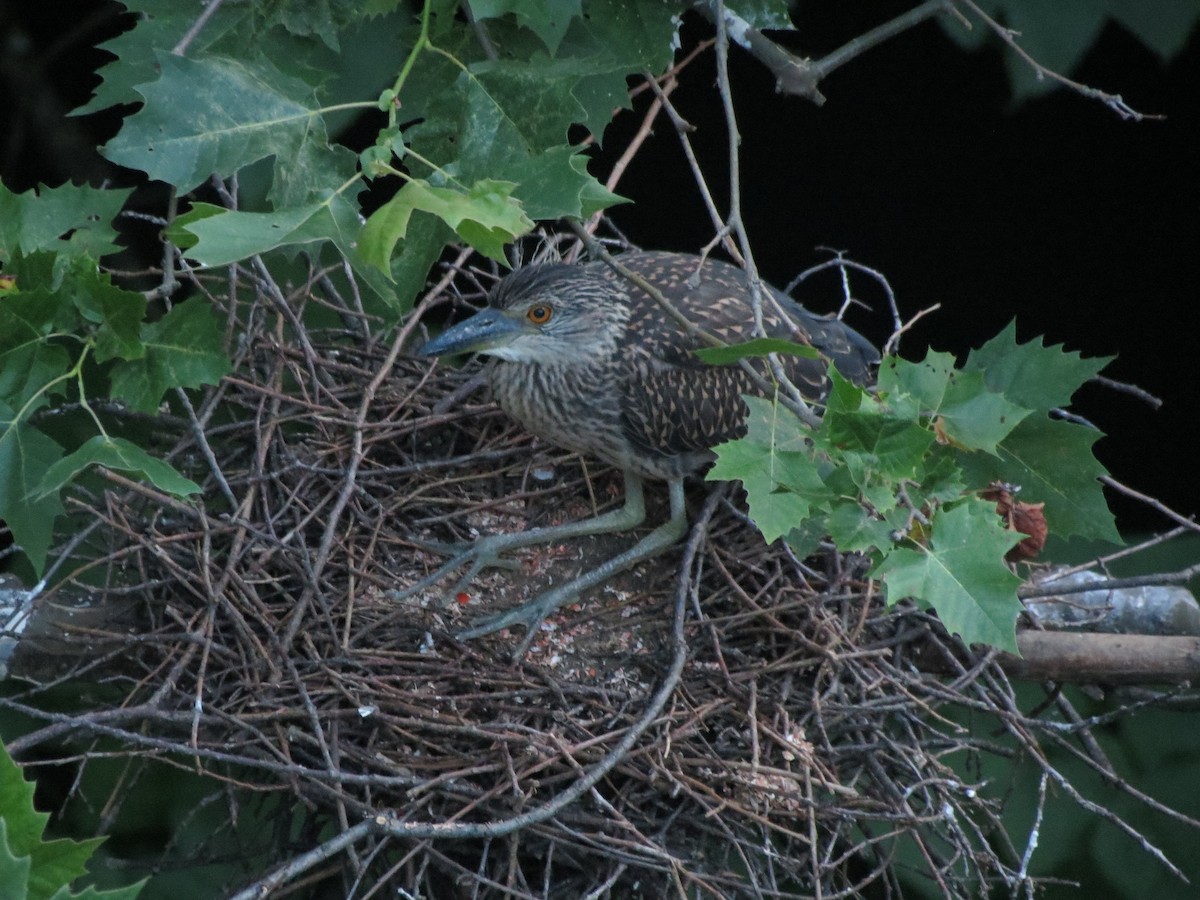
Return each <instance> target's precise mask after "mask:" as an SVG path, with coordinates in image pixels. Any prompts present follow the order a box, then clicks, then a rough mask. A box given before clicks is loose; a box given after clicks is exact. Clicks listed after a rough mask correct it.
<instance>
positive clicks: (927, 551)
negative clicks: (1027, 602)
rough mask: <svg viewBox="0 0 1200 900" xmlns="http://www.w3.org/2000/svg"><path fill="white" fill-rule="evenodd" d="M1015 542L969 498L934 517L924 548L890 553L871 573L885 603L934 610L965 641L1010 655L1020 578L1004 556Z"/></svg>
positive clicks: (986, 507) (988, 509)
mask: <svg viewBox="0 0 1200 900" xmlns="http://www.w3.org/2000/svg"><path fill="white" fill-rule="evenodd" d="M1020 539H1021V536H1020V535H1019V534H1016V533H1014V532H1011V531H1008V530H1006V529H1005V528H1004V526H1003V524H1002V523H1001V521H1000V517H999V516H997V515H996V510H995V508H994V507H993V506H992V505H991V504H988V503H984V502H982V501H977V500H972V501H969V502H966V503H962V504H959V505H957V506H955V507H953V508H952V509H947V510H942V511H939V512H938V513H937V514H936V515H935V516H934V518H933V522H932V532H931V535H930V540H929V546H928V547H919V548H918V549H915V550H912V549H907V548H900V549H895V550H892V551H891V552H890V553H888V554H887V555H886V556H885V557H884V559H883V560H882V561H881V562H880V563H879V564H878V565H877V566H876V567H875V569H874V570H873V571H872V573H871V574H872V576H873V577H876V578H881V579H882V580H883V583H884V585H885V587H886V589H887V600H888V603H896V602H897V601H899V600H902V599H903V598H905V597H911V598H913V599H914V600H916V601H917V602H918V603H920V604H922V605H923V606H927V607H932V608H934V609H936V610H937V614H938V618H940V619H941V620H942V623H943V624H944V625H945V626H946V630H947V631H950V632H951V633H954V634H958V635H959V636H960V637H961V638H962V639H963V641H964V642H965V643H967V644H977V643H978V644H988V645H990V646H993V647H999V648H1000V649H1001V650H1007V651H1009V652H1010V653H1016V652H1017V633H1016V623H1017V615H1018V614H1019V613H1020V611H1021V608H1022V607H1021V601H1020V600H1018V599H1017V593H1016V591H1017V585H1019V584H1020V583H1021V579H1020V578H1018V577H1017V576H1016V575H1014V574H1013V573H1012V572H1011V571H1009V569H1008V567H1007V566H1006V565H1005V564H1004V554H1005V553H1006V552H1007V551H1008V550H1009V549H1010V548H1011V547H1012V546H1013V545H1014V544H1016V543H1017V542H1018V541H1019V540H1020Z"/></svg>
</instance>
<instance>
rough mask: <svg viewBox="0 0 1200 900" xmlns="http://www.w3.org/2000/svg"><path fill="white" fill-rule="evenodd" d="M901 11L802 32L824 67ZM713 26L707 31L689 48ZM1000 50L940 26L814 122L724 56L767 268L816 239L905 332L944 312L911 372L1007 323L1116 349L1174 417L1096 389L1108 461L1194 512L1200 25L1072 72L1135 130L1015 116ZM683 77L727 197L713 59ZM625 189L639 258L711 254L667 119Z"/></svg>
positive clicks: (773, 270)
mask: <svg viewBox="0 0 1200 900" xmlns="http://www.w3.org/2000/svg"><path fill="white" fill-rule="evenodd" d="M910 5H911V4H904V3H888V4H883V3H871V4H866V5H865V6H864V5H862V4H849V3H821V4H808V5H807V7H806V8H807V9H808V14H807V15H804V16H802V17H801V18H800V20H799V21H800V29H801V31H800V34H799V35H796V36H789V40H790V43H791V45H792V46H793V48H794V49H795V50H796V52H798V53H801V54H802V55H808V56H812V57H819V56H821V55H823V54H824V53H827V52H829V51H830V50H832V49H834V48H836V47H838V46H840V45H841V44H842V43H844V42H845V41H847V40H849V39H850V38H852V37H854V36H855V35H857V34H859V33H861V32H863V31H864V30H866V29H867V28H869V27H871V26H872V25H874V24H878V23H879V22H881V21H884V20H886V19H887V18H889V17H890V16H892V15H895V14H897V13H899V12H902V11H903V10H904V9H905V8H907V7H908V6H910ZM864 9H866V11H867V12H868V13H869V18H868V17H867V16H866V15H865V14H864ZM708 31H709V28H708V26H707V24H706V23H702V22H697V23H692V27H691V28H690V29H689V30H688V31H687V32H685V34H686V35H688V36H689V37H691V38H693V39H699V38H702V37H705V36H707V33H708ZM1004 53H1005V50H1004V49H1003V48H1002V47H1001V46H1000V45H999V42H998V41H996V42H990V43H989V44H988V45H987V47H986V48H985V49H984V50H982V51H980V52H976V53H966V52H964V51H962V50H961V49H959V48H958V47H957V46H956V45H955V44H954V43H953V42H952V41H951V40H950V39H949V38H948V37H947V36H946V35H945V32H944V31H943V29H942V28H941V27H940V26H939V25H937V24H936V23H933V22H927V23H925V24H923V25H921V26H919V27H918V28H916V29H914V30H912V31H909V32H907V33H905V34H903V35H901V36H900V37H898V38H896V39H894V40H892V41H891V42H889V43H886V44H883V45H882V46H880V47H878V48H876V49H874V50H872V51H870V52H869V53H868V54H866V55H865V56H862V57H859V58H858V59H856V60H854V61H853V62H851V63H850V64H849V65H847V66H845V67H844V68H842V69H839V70H837V71H836V72H835V73H834V74H833V75H832V76H831V77H830V78H828V79H827V80H826V81H825V82H823V83H822V85H821V89H822V92H823V93H824V94H825V95H826V97H827V98H828V99H827V102H826V104H825V105H824V106H823V107H821V108H817V107H815V106H814V105H813V104H811V103H809V102H808V101H807V100H802V99H798V98H794V97H783V96H780V95H778V94H776V93H775V91H774V83H773V79H772V77H771V76H770V74H769V73H768V72H767V71H766V70H765V69H764V68H763V67H762V66H761V65H759V64H758V63H757V62H756V61H755V60H753V59H752V58H750V57H749V56H748V55H747V54H745V53H742V52H740V51H737V50H735V51H734V52H733V53H731V58H730V67H731V76H732V78H733V80H734V90H735V92H736V93H735V97H734V99H735V102H736V105H737V115H738V125H739V130H740V132H741V135H742V154H741V157H742V158H741V162H742V165H741V178H742V194H743V213H744V218H745V221H746V226H747V229H748V231H749V234H750V240H751V245H752V247H753V248H754V253H755V260H756V262H757V264H758V267H759V271H760V273H761V274H762V275H763V276H764V277H765V278H767V279H768V280H770V281H773V282H774V283H776V284H786V283H787V282H788V281H789V280H790V279H791V278H792V277H793V276H794V275H795V274H796V273H798V272H799V271H801V270H803V269H805V268H807V267H808V266H810V265H813V264H814V263H816V262H818V261H820V260H822V259H824V258H827V257H826V256H825V255H823V254H821V253H819V252H817V250H816V248H817V247H818V246H828V247H834V248H836V249H839V250H846V251H848V252H849V253H850V255H851V256H852V258H854V259H855V260H857V261H858V262H861V263H863V264H866V265H868V266H870V267H872V268H874V269H877V270H879V271H881V272H883V273H884V274H885V275H886V276H887V277H888V279H889V281H890V283H891V285H892V287H893V289H894V290H895V292H896V295H897V298H898V301H899V303H900V307H901V312H902V314H904V315H905V316H911V315H912V314H914V313H915V312H917V311H918V310H920V309H923V308H925V307H927V306H930V305H932V304H934V303H940V304H941V309H940V310H939V311H938V312H937V313H935V314H933V315H931V316H929V317H927V318H925V319H924V320H922V322H921V323H919V324H918V326H917V327H916V328H915V329H914V330H913V331H912V332H911V333H910V334H909V335H907V336H906V337H905V340H904V343H903V344H902V350H903V353H904V355H906V356H908V357H910V358H920V357H922V356H923V355H924V352H925V348H926V347H933V348H934V349H938V350H944V351H950V352H953V353H956V354H959V355H960V356H961V355H963V354H965V353H966V351H968V350H969V349H970V348H971V347H975V346H979V345H980V344H982V343H983V342H984V341H986V340H987V339H988V338H990V337H992V336H993V335H995V334H996V333H997V332H998V331H1000V330H1001V329H1002V328H1003V327H1004V326H1005V325H1006V324H1007V323H1008V322H1009V321H1010V320H1011V319H1013V317H1014V316H1015V317H1016V320H1017V332H1018V338H1019V339H1020V340H1027V339H1029V338H1033V337H1036V336H1038V335H1045V336H1046V338H1047V342H1048V343H1062V344H1065V345H1066V347H1067V349H1072V350H1078V351H1081V352H1082V353H1083V354H1084V355H1086V356H1108V355H1114V354H1115V355H1117V357H1118V358H1117V359H1116V361H1115V362H1114V363H1112V364H1111V365H1110V366H1109V368H1108V369H1107V370H1106V372H1105V374H1106V375H1108V376H1109V377H1112V378H1115V379H1118V380H1121V381H1126V382H1132V383H1135V384H1137V385H1139V386H1140V387H1142V388H1144V389H1146V390H1148V391H1150V392H1152V393H1154V394H1156V395H1158V396H1159V397H1161V398H1162V399H1163V400H1164V405H1163V407H1162V408H1161V409H1160V410H1158V411H1154V410H1153V409H1151V408H1149V407H1148V406H1146V405H1145V404H1144V403H1142V402H1140V401H1136V400H1133V399H1132V398H1130V397H1128V396H1125V395H1122V394H1118V393H1114V392H1113V391H1111V390H1109V389H1101V388H1098V387H1094V386H1090V385H1089V386H1087V387H1085V388H1084V389H1083V390H1082V391H1081V392H1080V394H1079V396H1078V398H1077V399H1078V404H1077V405H1078V408H1079V409H1080V410H1081V411H1082V412H1083V413H1084V414H1085V415H1086V416H1087V417H1088V418H1090V419H1091V420H1092V421H1094V422H1095V423H1096V424H1097V425H1098V426H1099V427H1100V428H1101V429H1102V430H1103V431H1104V432H1105V433H1106V434H1107V435H1108V437H1106V438H1105V439H1104V440H1102V441H1100V442H1099V444H1097V448H1096V450H1097V455H1098V456H1099V457H1100V458H1101V460H1102V461H1103V462H1104V464H1105V465H1106V466H1107V467H1108V468H1109V470H1110V471H1111V472H1112V474H1113V475H1114V476H1115V477H1117V479H1118V480H1120V481H1123V482H1125V483H1126V484H1129V485H1131V486H1134V487H1137V488H1138V489H1140V490H1142V491H1144V492H1147V493H1150V494H1152V495H1154V496H1156V497H1158V498H1160V499H1162V500H1163V501H1164V502H1167V503H1168V504H1170V505H1172V506H1173V507H1174V508H1175V509H1176V510H1178V511H1179V512H1181V513H1183V514H1185V515H1191V514H1193V513H1196V512H1198V511H1200V488H1198V484H1200V480H1198V479H1197V477H1196V474H1195V472H1194V461H1195V457H1196V451H1195V439H1194V435H1195V426H1194V424H1193V420H1194V416H1195V410H1196V409H1197V407H1198V405H1200V378H1197V374H1196V360H1197V353H1196V340H1197V336H1198V334H1200V312H1198V311H1197V306H1198V301H1200V291H1198V290H1197V287H1196V278H1197V274H1198V273H1197V269H1198V267H1200V165H1198V163H1200V40H1198V39H1197V34H1196V33H1193V34H1192V36H1191V40H1190V41H1189V43H1188V46H1187V47H1186V49H1185V50H1184V51H1183V53H1182V54H1181V55H1179V56H1178V57H1177V58H1176V59H1174V60H1172V61H1170V62H1168V63H1166V64H1164V63H1163V62H1162V61H1161V60H1160V59H1159V58H1157V57H1156V56H1155V55H1154V54H1153V53H1152V52H1151V51H1149V50H1147V49H1146V48H1145V47H1144V46H1143V45H1141V44H1140V43H1138V42H1137V41H1136V40H1135V39H1134V38H1133V37H1131V36H1130V35H1129V34H1128V33H1127V32H1125V31H1124V30H1123V29H1121V28H1120V27H1118V26H1116V25H1111V24H1110V25H1109V26H1107V27H1106V28H1105V30H1104V32H1103V34H1102V36H1101V37H1100V39H1099V40H1098V41H1097V42H1096V43H1095V45H1094V46H1093V47H1092V48H1091V50H1090V52H1089V53H1088V54H1087V57H1086V60H1085V62H1084V64H1083V66H1082V68H1081V69H1079V70H1078V71H1077V72H1075V73H1073V74H1072V77H1073V78H1074V79H1075V80H1078V81H1082V82H1084V83H1086V84H1089V85H1092V86H1094V87H1097V88H1099V89H1101V90H1105V91H1107V92H1109V93H1119V94H1121V95H1122V96H1123V97H1124V98H1125V99H1126V101H1128V102H1129V103H1130V104H1131V105H1132V106H1133V107H1134V108H1135V109H1137V110H1138V111H1140V112H1144V113H1153V114H1162V115H1165V116H1166V119H1165V120H1163V121H1146V122H1142V123H1135V122H1126V121H1122V120H1121V119H1119V118H1118V117H1117V115H1116V114H1115V113H1113V112H1112V111H1110V110H1109V109H1107V108H1106V107H1105V106H1103V105H1102V104H1100V103H1099V102H1096V101H1094V100H1087V99H1084V98H1082V97H1080V96H1079V95H1078V94H1074V93H1070V92H1067V91H1065V90H1057V91H1054V92H1053V93H1051V94H1049V95H1047V96H1044V97H1041V98H1038V99H1034V100H1030V101H1028V102H1025V103H1022V104H1019V105H1014V103H1013V100H1012V90H1011V88H1010V84H1009V81H1008V78H1007V76H1006V74H1005V71H1004V62H1003V55H1004ZM682 80H683V85H682V87H681V88H680V90H679V91H677V93H676V94H675V95H673V97H672V100H673V102H674V103H675V104H676V106H677V107H678V108H679V110H680V112H681V113H682V114H683V115H684V117H685V118H687V119H688V121H689V122H691V123H692V124H693V125H695V126H697V129H698V130H697V131H696V132H695V133H694V134H692V135H691V138H692V142H693V146H694V147H695V148H696V151H697V154H698V156H700V158H701V163H702V165H704V166H705V170H706V174H708V175H709V176H710V185H711V187H712V189H713V192H714V195H715V196H716V197H717V198H718V200H719V201H724V200H725V198H726V197H727V187H726V182H725V181H724V179H723V173H724V172H725V170H726V162H725V160H726V156H725V153H726V150H725V140H726V138H725V132H724V128H723V124H722V120H721V118H720V108H719V102H718V99H717V96H716V92H715V91H714V90H713V84H714V82H715V67H714V63H713V62H712V59H711V56H709V57H707V58H706V59H705V60H704V61H700V62H698V63H697V64H696V65H695V66H693V67H691V68H689V69H688V70H687V71H686V72H685V73H684V75H683V77H682ZM637 124H638V123H637V121H635V120H634V117H632V116H630V117H627V118H626V119H625V120H623V121H621V122H619V123H618V124H617V125H615V126H614V127H613V128H612V129H610V131H609V133H608V135H607V136H606V142H607V144H608V145H609V146H611V147H613V148H614V150H613V151H612V152H613V153H616V152H619V149H620V148H621V147H623V145H624V142H625V138H626V135H628V134H630V133H632V132H633V131H634V130H635V129H636V126H637ZM619 191H620V192H621V193H622V194H624V195H625V196H627V197H630V198H631V199H633V200H635V201H637V205H636V206H635V207H618V208H617V209H616V210H615V211H614V212H613V216H614V218H615V219H616V221H617V222H618V223H619V224H620V225H621V227H622V228H623V229H624V230H625V231H626V233H627V234H628V235H629V236H630V237H631V238H632V239H633V240H634V241H635V242H636V243H639V244H645V245H648V246H657V247H665V248H669V249H681V250H695V249H696V248H698V247H700V246H702V245H704V244H705V243H706V242H707V241H708V240H709V239H710V237H711V227H710V225H709V219H708V216H707V215H706V214H705V212H704V210H703V208H702V206H701V205H700V202H699V200H698V198H697V196H696V191H695V189H694V187H693V183H692V181H691V179H690V176H689V174H688V171H687V168H686V165H685V162H684V158H683V155H682V152H681V151H680V149H679V141H678V140H677V138H676V136H675V133H674V130H673V129H672V128H671V126H670V124H669V123H668V122H666V121H664V122H662V123H661V124H660V125H659V126H658V127H657V128H656V135H655V137H654V139H652V140H651V141H650V142H649V143H648V145H647V146H646V148H645V149H644V150H642V152H641V153H640V154H639V156H638V157H637V159H636V161H635V162H634V164H633V166H632V167H631V168H630V170H629V172H628V174H627V175H626V177H625V179H624V180H623V181H622V182H621V185H620V187H619ZM856 286H857V288H858V289H859V290H858V291H857V293H858V296H860V297H861V298H863V299H864V300H869V301H871V302H872V303H873V304H874V305H875V308H876V312H875V314H873V315H872V314H871V313H868V312H865V311H862V310H860V311H858V312H856V313H853V314H852V315H851V321H852V322H853V323H854V324H855V325H856V327H858V328H859V329H860V330H862V331H864V332H865V333H867V334H868V335H869V336H871V337H872V338H874V339H876V340H877V341H883V340H885V339H886V338H887V336H888V334H889V333H890V331H891V324H890V317H889V315H888V313H887V311H886V307H885V306H884V305H883V300H882V294H880V293H879V292H878V291H876V290H873V289H872V286H871V285H870V284H869V282H867V281H865V280H860V281H858V282H857V283H856ZM818 288H819V289H810V290H807V291H804V292H802V293H801V295H800V299H802V300H803V301H804V302H805V303H806V304H807V305H810V306H812V307H814V308H816V309H819V310H820V311H828V310H830V309H834V308H836V304H837V303H838V301H839V297H840V285H839V284H838V283H837V281H836V279H835V278H833V277H832V276H831V277H830V279H829V280H828V281H825V282H820V283H819V284H818ZM1110 501H1111V503H1112V505H1113V507H1114V509H1115V510H1116V511H1117V513H1118V516H1119V524H1120V526H1121V527H1122V530H1128V531H1134V530H1139V531H1140V530H1144V529H1150V528H1158V527H1161V525H1162V524H1163V521H1164V520H1163V519H1162V518H1161V517H1159V516H1158V515H1156V514H1152V513H1150V512H1148V511H1147V510H1146V508H1145V507H1143V506H1141V505H1139V504H1134V503H1130V502H1123V501H1121V500H1120V499H1119V498H1115V497H1114V498H1110Z"/></svg>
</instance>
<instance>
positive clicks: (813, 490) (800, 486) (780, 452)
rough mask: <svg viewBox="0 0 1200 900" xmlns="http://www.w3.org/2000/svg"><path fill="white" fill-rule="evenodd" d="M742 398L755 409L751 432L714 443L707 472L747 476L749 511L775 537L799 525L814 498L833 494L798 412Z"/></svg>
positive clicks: (727, 477)
mask: <svg viewBox="0 0 1200 900" xmlns="http://www.w3.org/2000/svg"><path fill="white" fill-rule="evenodd" d="M743 400H745V402H746V405H747V406H748V407H749V410H750V413H749V416H748V417H747V420H746V424H747V433H746V436H745V437H744V438H740V439H738V440H734V441H728V442H726V443H724V444H721V445H719V446H717V447H715V448H713V449H714V450H715V452H716V455H717V461H716V463H714V465H713V467H712V468H711V469H710V470H709V472H708V475H707V476H706V478H707V479H709V480H710V481H715V480H727V481H733V480H739V481H741V482H742V485H743V486H744V487H745V489H746V499H747V502H748V503H749V505H750V517H751V518H752V519H753V520H754V524H755V525H756V526H757V527H758V529H759V531H761V532H762V534H763V538H764V539H765V540H766V541H767V542H768V543H770V542H771V541H774V540H775V539H776V538H778V537H780V536H782V535H786V534H787V533H788V532H790V531H791V530H792V529H793V528H796V527H797V526H799V525H800V524H801V523H802V522H803V521H804V519H805V518H807V517H808V515H809V513H810V510H811V508H812V506H813V504H815V503H819V502H823V501H826V500H828V499H829V496H830V495H829V491H828V490H827V489H826V487H825V484H824V482H823V481H822V480H821V475H820V473H819V471H818V469H817V466H816V463H815V462H814V460H813V459H812V454H811V452H810V450H809V448H808V443H807V435H808V434H809V432H808V430H807V429H806V428H805V427H804V425H803V423H802V422H801V421H800V420H799V418H797V417H796V415H795V414H794V413H792V412H791V411H790V410H788V409H787V408H786V407H784V406H781V405H779V404H776V403H772V402H770V401H769V400H764V399H763V398H761V397H753V396H746V397H743Z"/></svg>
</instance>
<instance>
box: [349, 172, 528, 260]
mask: <svg viewBox="0 0 1200 900" xmlns="http://www.w3.org/2000/svg"><path fill="white" fill-rule="evenodd" d="M515 187H516V185H514V184H512V183H511V182H503V181H493V180H491V179H485V180H483V181H478V182H476V183H475V184H473V185H471V188H470V190H469V191H467V192H466V193H463V192H462V191H458V190H455V189H453V188H440V187H431V186H430V185H429V184H428V182H425V181H418V180H413V181H409V182H408V183H407V184H405V185H404V187H402V188H401V189H400V190H399V191H397V192H396V196H395V197H393V198H392V199H391V200H389V201H388V202H387V203H385V204H384V205H383V206H381V207H380V208H379V209H378V210H376V211H375V212H374V213H373V214H372V215H371V218H369V219H368V220H367V224H366V225H365V226H363V230H362V236H361V238H360V240H359V249H360V252H361V253H362V255H363V258H364V259H366V260H367V261H368V262H370V263H372V264H373V265H375V266H377V267H378V268H379V269H381V270H382V271H384V272H388V273H390V272H391V257H392V251H393V250H394V249H395V246H396V244H397V242H398V241H400V240H401V239H403V238H404V236H405V233H406V231H407V229H408V221H409V218H410V217H411V216H412V214H413V212H414V211H415V210H418V209H419V210H423V211H424V212H427V213H431V214H433V215H435V216H437V217H438V218H439V219H441V220H442V221H443V222H445V223H446V224H447V225H449V226H450V227H451V228H453V229H454V231H455V233H456V234H458V236H459V237H461V238H462V239H463V240H465V241H466V242H467V243H469V244H470V245H471V246H472V247H474V248H475V249H476V250H478V251H479V252H480V253H483V254H484V255H485V256H488V257H491V258H492V259H495V260H497V261H499V262H502V263H505V264H507V260H506V259H505V257H504V245H505V244H506V243H508V242H510V241H512V240H513V239H514V238H516V237H518V236H519V235H522V234H525V233H526V232H528V231H529V230H531V229H532V228H533V222H532V221H530V220H529V218H528V217H527V216H526V215H525V213H524V212H523V211H522V209H521V204H520V203H518V202H517V201H516V200H514V199H513V197H512V192H513V188H515Z"/></svg>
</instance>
